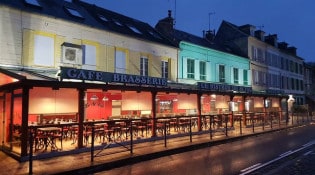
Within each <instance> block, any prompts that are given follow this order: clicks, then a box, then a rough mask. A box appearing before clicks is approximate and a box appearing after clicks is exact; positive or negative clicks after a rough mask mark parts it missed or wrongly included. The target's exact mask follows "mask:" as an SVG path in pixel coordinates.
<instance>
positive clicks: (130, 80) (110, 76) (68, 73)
mask: <svg viewBox="0 0 315 175" xmlns="http://www.w3.org/2000/svg"><path fill="white" fill-rule="evenodd" d="M60 69H61V75H60V79H61V80H63V79H75V80H87V81H101V82H105V83H126V84H138V85H151V86H166V85H167V79H166V78H158V77H149V76H140V75H128V74H119V73H110V72H100V71H93V70H85V69H75V68H68V67H61V68H60Z"/></svg>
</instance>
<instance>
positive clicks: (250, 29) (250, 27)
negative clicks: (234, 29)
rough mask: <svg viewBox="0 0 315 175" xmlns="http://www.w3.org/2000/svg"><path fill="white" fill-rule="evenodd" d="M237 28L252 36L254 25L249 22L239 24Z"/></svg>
mask: <svg viewBox="0 0 315 175" xmlns="http://www.w3.org/2000/svg"><path fill="white" fill-rule="evenodd" d="M239 29H240V30H242V31H243V32H244V33H246V34H248V35H250V36H254V35H255V30H256V27H255V26H253V25H250V24H246V25H243V26H240V27H239Z"/></svg>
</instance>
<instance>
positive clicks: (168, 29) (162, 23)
mask: <svg viewBox="0 0 315 175" xmlns="http://www.w3.org/2000/svg"><path fill="white" fill-rule="evenodd" d="M155 28H156V29H157V30H158V31H159V32H161V33H163V34H166V35H172V33H173V30H174V18H172V11H171V10H168V16H167V17H166V18H164V19H161V20H159V22H158V23H157V24H156V25H155Z"/></svg>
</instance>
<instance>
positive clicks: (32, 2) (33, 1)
mask: <svg viewBox="0 0 315 175" xmlns="http://www.w3.org/2000/svg"><path fill="white" fill-rule="evenodd" d="M24 1H25V3H26V4H29V5H33V6H37V7H41V5H40V4H39V3H38V1H37V0H24Z"/></svg>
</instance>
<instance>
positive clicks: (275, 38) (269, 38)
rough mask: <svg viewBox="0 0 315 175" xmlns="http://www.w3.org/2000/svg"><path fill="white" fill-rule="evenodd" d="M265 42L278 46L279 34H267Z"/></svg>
mask: <svg viewBox="0 0 315 175" xmlns="http://www.w3.org/2000/svg"><path fill="white" fill-rule="evenodd" d="M265 42H266V43H268V44H270V45H272V46H274V47H278V36H277V34H273V35H270V34H269V35H268V36H265Z"/></svg>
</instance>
